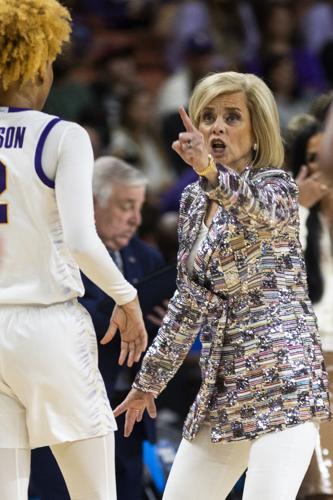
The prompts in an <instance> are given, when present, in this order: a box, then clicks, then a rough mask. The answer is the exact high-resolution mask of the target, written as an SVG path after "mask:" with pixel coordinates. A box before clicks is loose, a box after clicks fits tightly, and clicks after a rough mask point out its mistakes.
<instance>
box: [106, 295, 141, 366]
mask: <svg viewBox="0 0 333 500" xmlns="http://www.w3.org/2000/svg"><path fill="white" fill-rule="evenodd" d="M117 330H119V332H120V338H121V345H120V356H119V360H118V363H119V364H120V365H123V364H124V362H125V361H126V359H127V366H129V367H131V366H132V365H133V363H134V362H137V361H139V360H140V357H141V354H142V352H143V351H145V350H146V349H147V343H148V335H147V332H146V328H145V325H144V322H143V317H142V312H141V308H140V304H139V300H138V298H137V297H136V298H135V299H134V300H132V301H131V302H128V303H127V304H124V305H122V306H119V305H117V306H115V308H114V310H113V312H112V315H111V319H110V326H109V328H108V330H107V332H106V334H105V335H104V337H103V338H102V340H101V344H107V343H108V342H110V341H111V340H112V339H113V337H114V336H115V334H116V332H117Z"/></svg>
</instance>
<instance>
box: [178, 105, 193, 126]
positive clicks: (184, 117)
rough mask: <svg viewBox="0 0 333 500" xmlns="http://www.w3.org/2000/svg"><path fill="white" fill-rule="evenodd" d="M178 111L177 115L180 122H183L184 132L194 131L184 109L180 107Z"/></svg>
mask: <svg viewBox="0 0 333 500" xmlns="http://www.w3.org/2000/svg"><path fill="white" fill-rule="evenodd" d="M178 111H179V115H180V117H181V119H182V122H183V125H184V127H185V129H186V131H187V132H193V131H194V130H195V127H194V125H193V123H192V122H191V119H190V117H189V116H188V114H187V113H186V111H185V109H184V107H183V106H181V107H180V108H179V110H178Z"/></svg>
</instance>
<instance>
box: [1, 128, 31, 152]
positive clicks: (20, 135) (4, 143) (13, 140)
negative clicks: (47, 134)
mask: <svg viewBox="0 0 333 500" xmlns="http://www.w3.org/2000/svg"><path fill="white" fill-rule="evenodd" d="M25 130H26V127H0V148H6V149H9V148H22V147H23V141H24V134H25Z"/></svg>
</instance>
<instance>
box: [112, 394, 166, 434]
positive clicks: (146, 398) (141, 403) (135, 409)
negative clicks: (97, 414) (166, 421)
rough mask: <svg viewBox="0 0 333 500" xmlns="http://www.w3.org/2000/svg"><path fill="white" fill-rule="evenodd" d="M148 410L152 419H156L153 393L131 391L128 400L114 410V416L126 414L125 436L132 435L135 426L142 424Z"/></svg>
mask: <svg viewBox="0 0 333 500" xmlns="http://www.w3.org/2000/svg"><path fill="white" fill-rule="evenodd" d="M145 410H147V412H148V415H149V416H150V417H151V418H155V417H156V406H155V401H154V395H153V394H152V393H151V392H143V391H139V390H138V389H131V390H130V392H129V393H128V394H127V396H126V398H125V399H124V401H123V402H122V403H120V405H118V406H117V408H115V410H114V412H113V413H114V416H115V417H118V415H121V414H122V413H124V412H126V417H125V428H124V436H125V437H128V436H130V435H131V433H132V430H133V427H134V424H135V423H136V422H140V421H141V420H142V417H143V413H144V411H145Z"/></svg>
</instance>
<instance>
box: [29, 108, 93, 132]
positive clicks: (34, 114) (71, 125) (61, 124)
mask: <svg viewBox="0 0 333 500" xmlns="http://www.w3.org/2000/svg"><path fill="white" fill-rule="evenodd" d="M31 118H32V119H35V120H39V121H41V122H44V123H45V125H46V126H48V125H49V124H51V123H55V124H56V125H57V129H58V130H59V129H61V130H73V131H76V132H80V133H82V134H84V135H85V134H87V132H86V130H85V129H84V128H83V127H82V126H81V125H79V124H78V123H76V122H73V121H70V120H65V119H64V118H62V117H61V116H57V115H52V114H50V113H45V112H44V111H37V110H31Z"/></svg>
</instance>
